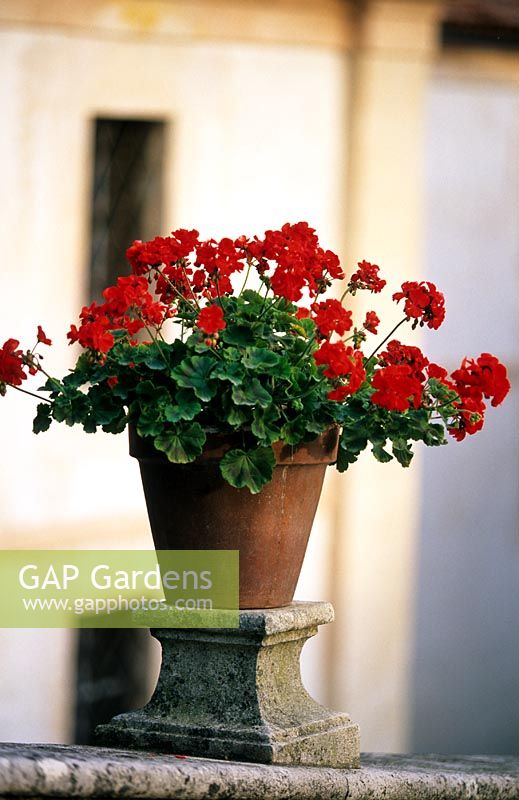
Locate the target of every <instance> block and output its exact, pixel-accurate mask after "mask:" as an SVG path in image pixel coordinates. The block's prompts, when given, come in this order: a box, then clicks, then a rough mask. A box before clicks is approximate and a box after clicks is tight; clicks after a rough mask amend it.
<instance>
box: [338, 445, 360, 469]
mask: <svg viewBox="0 0 519 800" xmlns="http://www.w3.org/2000/svg"><path fill="white" fill-rule="evenodd" d="M359 452H360V451H358V452H355V451H352V450H348V449H347V448H346V447H339V450H338V451H337V470H338V471H339V472H346V470H347V469H348V467H349V466H350V464H354V463H355V462H356V461H357V459H358V457H359Z"/></svg>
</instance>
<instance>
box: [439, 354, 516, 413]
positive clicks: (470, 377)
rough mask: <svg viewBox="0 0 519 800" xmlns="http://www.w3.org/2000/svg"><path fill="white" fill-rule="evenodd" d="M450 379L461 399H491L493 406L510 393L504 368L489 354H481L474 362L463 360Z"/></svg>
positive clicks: (472, 360)
mask: <svg viewBox="0 0 519 800" xmlns="http://www.w3.org/2000/svg"><path fill="white" fill-rule="evenodd" d="M451 377H452V379H453V381H454V382H455V384H456V389H457V390H458V392H459V394H460V395H461V397H462V398H466V397H472V398H474V399H476V400H480V399H482V397H483V396H484V397H486V398H487V399H490V398H492V405H493V406H498V405H500V403H502V402H503V400H504V399H505V397H506V395H507V394H508V392H509V391H510V381H509V380H508V376H507V372H506V367H505V366H504V364H501V362H500V361H499V359H498V358H496V356H493V355H491V354H490V353H481V355H480V356H479V358H478V359H477V360H476V361H474V359H470V360H469V359H467V358H465V359H463V361H462V364H461V367H460V368H459V369H457V370H455V371H454V372H453V373H452V375H451Z"/></svg>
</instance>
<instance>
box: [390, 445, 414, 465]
mask: <svg viewBox="0 0 519 800" xmlns="http://www.w3.org/2000/svg"><path fill="white" fill-rule="evenodd" d="M393 455H394V457H395V458H396V460H397V461H398V462H399V464H401V465H402V466H403V467H408V466H409V464H410V463H411V461H412V458H413V451H412V450H411V446H410V444H409V443H408V442H406V441H405V439H394V440H393Z"/></svg>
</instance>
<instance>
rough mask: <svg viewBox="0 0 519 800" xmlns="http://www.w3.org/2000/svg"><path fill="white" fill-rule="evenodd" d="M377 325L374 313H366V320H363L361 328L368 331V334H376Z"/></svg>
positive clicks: (377, 321) (378, 321)
mask: <svg viewBox="0 0 519 800" xmlns="http://www.w3.org/2000/svg"><path fill="white" fill-rule="evenodd" d="M379 325H380V320H379V318H378V317H377V315H376V314H375V312H374V311H368V312H367V314H366V319H365V320H364V325H363V326H362V327H363V328H364V330H366V331H369V333H376V332H377V328H378V326H379Z"/></svg>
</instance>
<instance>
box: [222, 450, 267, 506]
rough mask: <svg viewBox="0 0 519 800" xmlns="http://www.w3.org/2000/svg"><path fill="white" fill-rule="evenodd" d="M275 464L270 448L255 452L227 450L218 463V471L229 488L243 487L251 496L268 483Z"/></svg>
mask: <svg viewBox="0 0 519 800" xmlns="http://www.w3.org/2000/svg"><path fill="white" fill-rule="evenodd" d="M275 464H276V458H275V456H274V453H273V452H272V448H271V447H258V448H257V449H256V450H249V451H248V452H245V450H229V451H228V452H227V453H226V454H225V455H224V457H223V458H222V460H221V462H220V471H221V473H222V475H223V477H224V478H225V480H226V481H228V482H229V483H230V484H231V486H234V487H235V488H236V489H242V488H244V487H245V486H246V487H247V489H248V490H249V491H250V492H251V494H258V492H261V490H262V488H263V487H264V486H265V484H267V483H268V482H269V481H271V480H272V473H273V470H274V466H275Z"/></svg>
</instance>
